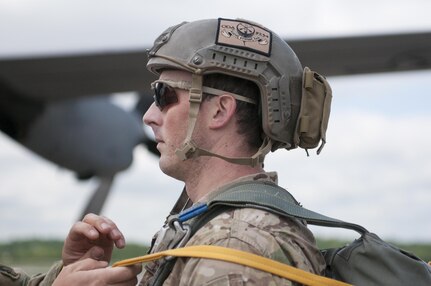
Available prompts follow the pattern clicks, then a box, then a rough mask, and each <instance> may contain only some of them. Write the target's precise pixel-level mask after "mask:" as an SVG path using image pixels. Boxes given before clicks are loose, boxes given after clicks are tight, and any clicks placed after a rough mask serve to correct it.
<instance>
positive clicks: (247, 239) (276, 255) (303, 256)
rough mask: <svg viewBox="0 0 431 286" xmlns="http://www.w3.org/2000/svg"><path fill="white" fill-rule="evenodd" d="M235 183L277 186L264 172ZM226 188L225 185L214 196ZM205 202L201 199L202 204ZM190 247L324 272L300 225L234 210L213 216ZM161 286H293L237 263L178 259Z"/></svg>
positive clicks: (253, 211) (248, 210)
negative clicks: (211, 247)
mask: <svg viewBox="0 0 431 286" xmlns="http://www.w3.org/2000/svg"><path fill="white" fill-rule="evenodd" d="M240 180H241V181H245V180H271V181H274V182H276V180H277V175H276V173H263V174H258V175H254V176H248V177H244V178H241V179H240ZM235 182H238V181H235ZM227 188H228V186H225V187H224V188H223V189H222V190H219V191H223V190H225V189H227ZM216 192H217V191H216ZM206 199H208V198H207V197H206V198H203V199H202V200H201V202H205V200H206ZM190 245H218V246H224V247H229V248H235V249H238V250H243V251H246V252H250V253H254V254H257V255H261V256H265V257H268V258H271V259H274V260H277V261H280V262H282V263H286V264H289V265H293V266H295V267H298V268H300V269H303V270H306V271H309V272H313V273H318V274H322V272H323V269H324V267H325V262H324V260H323V257H322V256H321V254H320V252H319V250H318V249H317V247H316V244H315V240H314V237H313V235H312V233H311V232H310V231H309V230H308V229H307V227H306V225H305V224H304V223H303V222H302V221H299V220H297V219H290V218H286V217H280V216H279V215H276V214H273V213H270V212H267V211H264V210H259V209H253V208H242V209H233V210H229V211H227V212H225V213H222V214H220V215H218V216H216V217H215V218H214V219H212V220H211V221H209V222H208V223H207V224H205V225H204V226H203V227H202V228H200V229H199V230H198V231H197V232H196V233H195V234H194V235H193V237H191V239H190V240H189V241H188V243H187V246H190ZM160 250H162V249H160V248H158V249H156V250H154V251H160ZM157 267H158V262H156V263H151V264H148V265H147V266H146V267H145V269H146V272H145V274H144V276H143V279H142V281H141V283H140V285H148V283H149V281H151V277H152V275H154V272H155V270H156V269H157ZM163 285H169V286H173V285H184V286H186V285H187V286H192V285H196V286H198V285H199V286H201V285H292V282H290V281H288V280H286V279H282V278H280V277H278V276H275V275H271V274H269V273H266V272H263V271H260V270H255V269H253V268H249V267H246V266H242V265H239V264H234V263H228V262H222V261H216V260H210V259H195V258H190V259H187V258H178V259H177V262H176V264H175V266H174V268H173V270H172V272H171V273H170V275H169V276H168V278H167V279H166V280H165V283H164V284H163Z"/></svg>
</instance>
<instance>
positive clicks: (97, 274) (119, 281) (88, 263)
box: [52, 258, 142, 286]
mask: <svg viewBox="0 0 431 286" xmlns="http://www.w3.org/2000/svg"><path fill="white" fill-rule="evenodd" d="M107 265H108V263H107V262H106V261H97V260H94V259H91V258H86V259H84V260H81V261H77V262H75V263H72V264H69V265H68V266H65V267H64V268H63V269H62V270H61V272H60V274H59V275H58V277H57V278H56V279H55V281H54V283H53V284H52V285H53V286H73V285H77V286H78V285H79V286H80V285H89V286H96V285H118V286H120V285H121V286H128V285H133V286H135V285H136V284H137V283H138V279H137V277H136V276H137V275H138V274H139V272H141V270H142V267H141V265H133V266H128V267H114V268H111V267H108V268H107V267H106V266H107Z"/></svg>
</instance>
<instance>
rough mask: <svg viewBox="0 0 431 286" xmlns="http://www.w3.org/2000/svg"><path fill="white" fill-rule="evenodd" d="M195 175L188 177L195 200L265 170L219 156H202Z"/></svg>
mask: <svg viewBox="0 0 431 286" xmlns="http://www.w3.org/2000/svg"><path fill="white" fill-rule="evenodd" d="M198 165H199V167H196V168H194V169H195V170H196V173H195V175H192V176H190V178H188V179H186V181H185V184H186V189H187V194H188V196H189V197H190V199H191V200H192V201H193V202H197V201H199V199H201V198H202V197H203V196H205V195H207V194H208V193H210V192H213V191H215V190H217V189H218V188H220V187H222V186H224V185H226V184H228V183H230V182H232V181H235V180H237V179H238V178H240V177H243V176H247V175H252V174H257V173H261V172H263V171H264V170H263V168H261V167H250V166H244V165H237V164H232V163H229V162H226V161H224V160H221V159H219V158H214V157H210V158H208V157H206V158H201V160H200V162H199V164H198Z"/></svg>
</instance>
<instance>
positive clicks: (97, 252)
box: [80, 246, 105, 260]
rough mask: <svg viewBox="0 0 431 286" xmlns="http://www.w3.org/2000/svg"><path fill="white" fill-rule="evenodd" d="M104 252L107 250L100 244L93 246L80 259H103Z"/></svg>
mask: <svg viewBox="0 0 431 286" xmlns="http://www.w3.org/2000/svg"><path fill="white" fill-rule="evenodd" d="M104 254H105V251H104V250H103V248H101V247H99V246H93V247H92V248H90V249H89V250H87V252H86V253H85V254H84V255H83V256H82V257H81V259H80V260H84V259H87V258H91V259H94V260H101V259H102V258H103V256H104Z"/></svg>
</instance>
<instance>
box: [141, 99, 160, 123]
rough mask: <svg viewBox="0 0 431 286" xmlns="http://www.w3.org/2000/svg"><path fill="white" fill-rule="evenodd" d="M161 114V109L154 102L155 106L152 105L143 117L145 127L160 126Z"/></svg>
mask: <svg viewBox="0 0 431 286" xmlns="http://www.w3.org/2000/svg"><path fill="white" fill-rule="evenodd" d="M159 113H160V110H159V108H158V107H157V106H156V104H155V103H154V102H153V104H151V105H150V107H149V108H148V110H147V112H145V114H144V116H143V117H142V120H143V121H144V123H145V125H148V126H150V125H151V124H158V121H160V118H159Z"/></svg>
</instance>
